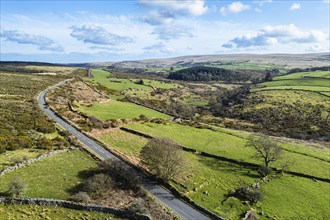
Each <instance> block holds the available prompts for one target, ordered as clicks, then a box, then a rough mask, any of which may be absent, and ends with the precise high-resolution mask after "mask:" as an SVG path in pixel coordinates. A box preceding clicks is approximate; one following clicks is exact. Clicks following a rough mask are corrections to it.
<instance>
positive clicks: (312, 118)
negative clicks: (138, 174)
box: [0, 55, 330, 219]
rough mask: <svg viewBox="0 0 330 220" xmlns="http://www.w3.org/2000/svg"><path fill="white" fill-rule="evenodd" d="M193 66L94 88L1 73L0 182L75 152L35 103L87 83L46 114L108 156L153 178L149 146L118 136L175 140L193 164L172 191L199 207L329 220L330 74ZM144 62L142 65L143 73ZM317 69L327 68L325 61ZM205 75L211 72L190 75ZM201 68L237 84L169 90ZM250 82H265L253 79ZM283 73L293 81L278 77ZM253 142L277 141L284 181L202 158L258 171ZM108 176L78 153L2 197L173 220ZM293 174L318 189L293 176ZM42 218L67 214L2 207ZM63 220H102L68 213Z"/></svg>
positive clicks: (47, 71) (107, 78)
mask: <svg viewBox="0 0 330 220" xmlns="http://www.w3.org/2000/svg"><path fill="white" fill-rule="evenodd" d="M278 56H279V55H277V56H275V57H278ZM322 56H323V55H320V57H322ZM213 58H215V57H212V59H213ZM241 58H242V57H241ZM282 58H283V57H282ZM282 58H281V59H282ZM286 58H288V57H286ZM194 59H195V60H193V61H191V62H190V63H189V62H186V61H184V60H185V58H182V60H181V61H182V62H181V61H180V62H179V63H177V64H178V65H173V68H172V66H166V65H165V66H163V67H158V66H157V65H155V66H151V65H149V64H148V68H146V69H144V70H142V71H140V70H138V69H136V71H135V70H134V71H133V70H132V73H131V72H130V71H129V68H128V69H127V68H126V67H123V66H125V65H126V64H128V63H129V62H127V63H126V62H123V63H121V64H120V65H122V66H121V67H119V66H117V67H116V65H119V64H113V65H112V67H105V68H104V69H107V70H109V71H110V72H108V71H105V70H100V69H95V70H92V75H93V77H92V78H87V77H86V75H87V70H85V69H78V68H72V67H60V66H52V65H36V64H29V65H17V66H15V65H7V66H6V65H5V66H4V65H1V66H0V70H1V69H2V70H3V71H4V70H6V72H1V73H0V74H1V77H0V83H1V84H3V85H4V86H3V87H1V89H0V100H1V102H0V103H1V104H0V111H1V113H2V114H1V115H0V122H1V124H0V144H1V145H0V150H1V151H0V170H2V169H4V168H7V167H9V166H13V165H15V164H17V163H19V162H21V161H23V160H27V159H30V158H36V157H37V156H38V155H40V154H42V153H46V152H49V151H52V150H55V149H64V148H66V147H68V146H70V144H69V142H68V141H67V140H69V138H70V137H65V136H62V135H63V134H64V133H65V132H63V131H59V130H58V129H56V126H55V125H54V124H53V123H52V122H51V121H50V120H49V119H47V118H46V117H45V116H44V115H43V114H42V112H41V111H40V110H39V108H38V106H37V105H36V102H35V98H36V95H37V94H38V92H39V91H41V90H43V89H45V88H46V87H48V86H50V85H53V84H56V83H57V82H60V81H62V80H64V79H67V78H71V77H73V76H79V77H78V78H76V79H74V80H72V81H70V82H69V83H66V84H64V85H62V86H61V87H60V88H57V89H54V90H52V91H50V92H49V93H48V95H47V102H48V103H49V105H50V106H51V107H52V108H54V109H55V110H56V111H57V112H58V113H59V114H61V115H62V116H64V117H66V118H67V119H68V120H70V121H71V122H73V123H75V124H76V125H77V126H78V127H80V128H81V129H82V130H84V131H86V132H89V134H90V135H92V136H94V137H95V138H97V139H99V140H101V141H102V142H104V143H105V144H106V145H107V147H108V148H109V149H110V150H115V151H116V152H117V153H119V155H120V156H122V157H124V158H125V159H127V160H130V162H132V163H133V164H135V165H136V166H139V167H140V168H142V169H146V170H147V171H148V170H149V171H150V169H151V168H150V167H149V166H148V164H147V163H146V161H143V160H142V159H141V158H142V157H141V155H140V153H141V151H142V149H143V147H144V146H145V145H146V144H147V143H148V139H147V138H144V137H141V136H138V135H136V134H132V133H128V132H126V131H123V130H121V129H119V128H118V127H120V126H121V127H126V128H130V129H134V130H137V131H139V132H143V133H146V134H149V135H151V136H153V137H165V138H170V139H172V140H174V141H176V142H177V143H178V144H181V145H184V146H186V147H189V148H192V149H195V150H197V153H191V152H187V151H184V152H183V158H182V160H183V161H184V165H183V166H182V167H181V172H180V173H179V174H178V175H176V176H175V177H174V178H173V179H170V180H168V183H169V184H171V185H172V186H173V187H174V188H176V189H177V190H178V191H179V192H180V193H182V194H183V195H184V196H186V197H188V198H190V199H191V200H193V201H194V202H196V203H197V204H199V205H201V206H203V207H205V208H207V209H209V210H210V211H212V212H214V213H216V214H218V215H220V216H222V217H225V218H226V219H238V218H240V217H241V216H244V214H245V213H246V212H247V211H248V210H251V209H254V210H255V212H256V213H257V215H258V216H259V219H268V218H272V219H290V218H291V219H295V218H300V217H301V213H304V217H306V218H307V219H328V218H330V212H329V210H328V207H329V205H330V204H329V202H330V199H329V194H328V193H325V192H329V191H330V187H329V183H328V182H326V181H323V180H322V179H320V178H323V179H329V178H330V171H329V164H330V154H329V148H328V140H329V137H328V132H329V125H327V122H328V120H329V114H330V112H329V110H328V109H330V98H329V95H330V90H329V88H330V84H329V79H330V72H329V71H314V72H308V71H311V69H306V70H304V71H305V72H298V73H290V71H289V70H288V69H287V68H289V66H285V65H287V64H288V63H290V65H291V66H294V67H297V65H298V64H299V63H301V62H302V61H301V60H300V61H299V62H298V61H297V63H294V62H293V60H290V59H291V58H290V56H289V58H288V59H289V60H288V62H287V63H285V62H283V63H278V62H277V63H276V62H273V63H269V62H265V63H264V62H260V63H258V61H256V59H257V57H254V58H253V59H252V58H251V61H247V60H246V61H243V60H236V59H233V60H222V61H219V60H218V61H214V62H213V63H202V64H201V62H202V60H203V59H202V58H201V57H195V58H194ZM267 59H273V58H272V57H268V58H267ZM301 59H302V60H303V59H310V57H308V56H307V57H301ZM283 60H284V58H283ZM283 60H282V61H283ZM172 61H173V60H172ZM172 61H171V62H172ZM148 62H149V61H144V62H141V63H139V62H137V63H136V65H137V64H138V65H141V66H143V65H145V64H147V63H148ZM173 62H174V61H173ZM318 62H319V63H322V60H321V58H320V60H319V61H318ZM318 62H315V63H314V64H313V65H312V66H316V63H318ZM197 65H203V66H204V67H205V68H204V67H198V68H194V67H196V66H197ZM122 67H123V68H122ZM191 67H192V68H191ZM200 68H202V69H206V70H209V71H211V72H210V73H212V71H213V70H215V68H225V69H228V70H230V71H227V72H226V70H223V71H224V72H226V74H227V73H228V74H227V75H226V76H225V78H226V79H223V80H224V81H226V80H227V78H228V79H230V80H229V81H230V84H229V83H226V82H224V81H219V80H215V78H214V79H213V81H209V82H207V81H208V80H206V81H203V82H201V81H196V82H192V81H187V82H183V81H178V80H169V79H168V77H169V75H170V73H171V72H173V71H180V70H182V71H181V72H180V73H184V72H185V71H192V70H193V71H195V69H197V70H198V69H200ZM266 69H268V70H266ZM316 69H317V67H316ZM321 69H323V70H324V68H323V67H322V68H321ZM253 70H255V71H256V72H257V74H253ZM313 70H314V69H313ZM139 71H140V72H139ZM235 71H240V73H241V74H242V75H241V76H240V77H241V78H242V79H243V78H244V80H243V81H244V82H243V81H240V80H238V81H237V79H236V77H237V76H235V77H232V76H230V74H232V73H233V72H235ZM245 71H246V73H248V75H246V76H245V75H244V73H245ZM251 71H252V72H251ZM197 72H198V71H197ZM287 72H289V73H290V74H286V75H282V74H285V73H287ZM291 72H293V70H292V71H291ZM200 74H201V75H200V76H201V77H206V78H209V76H206V75H205V76H204V75H203V74H202V73H200ZM211 75H212V74H211ZM211 75H210V76H211ZM220 75H221V74H220ZM191 77H192V76H191ZM230 77H232V78H230ZM211 80H212V78H211ZM156 110H157V111H156ZM161 112H163V113H161ZM12 113H13V114H12ZM170 115H174V116H175V117H172V116H170ZM232 128H236V130H234V129H232ZM243 130H244V131H243ZM255 132H261V133H264V134H268V135H269V134H271V135H274V136H271V139H272V140H273V141H274V142H275V143H276V144H278V145H279V146H280V147H281V149H282V154H281V157H280V159H278V160H277V161H275V162H273V163H271V167H274V168H277V171H273V172H272V173H270V174H266V176H264V175H263V174H262V172H261V170H260V169H261V168H262V167H261V168H259V169H258V170H257V169H256V168H251V167H249V166H245V165H242V164H238V163H237V162H236V163H233V162H228V161H224V160H221V159H214V158H210V157H206V156H203V155H202V154H200V152H205V153H209V154H213V155H217V156H220V157H226V158H228V159H232V160H236V161H239V162H248V163H253V164H256V165H258V166H259V165H261V164H262V160H260V158H256V157H255V156H254V155H255V153H256V152H255V150H254V149H253V148H250V147H247V143H248V141H249V138H250V137H251V135H257V134H258V133H255ZM283 136H286V137H294V138H296V139H290V138H285V137H283ZM301 139H305V140H301ZM309 139H314V141H310V140H309ZM104 167H106V166H105V165H104V164H103V165H100V166H98V164H97V163H96V161H95V160H94V159H92V158H91V157H90V156H88V155H86V154H85V153H84V152H82V151H79V150H70V151H69V152H62V153H59V154H56V155H54V156H51V157H49V158H46V159H43V160H41V161H37V162H34V163H33V164H31V165H29V166H26V167H22V168H19V169H17V170H15V171H12V172H9V173H7V174H5V175H3V176H1V177H0V193H1V194H2V195H6V192H7V190H8V184H9V182H10V181H11V180H12V179H14V178H16V177H19V178H20V179H21V180H22V181H23V182H24V183H25V184H26V186H27V190H26V191H25V192H24V193H23V196H29V197H42V198H55V199H73V200H74V199H82V198H84V196H86V195H87V196H89V199H90V200H89V201H90V202H92V203H94V204H101V205H107V206H111V207H116V208H124V209H131V208H136V206H137V207H138V208H139V209H141V210H143V212H145V213H147V214H150V215H151V216H152V217H153V218H154V219H177V217H175V216H174V215H173V214H172V213H170V212H168V210H166V209H164V207H162V206H161V205H159V204H157V203H156V202H155V201H154V200H153V199H152V198H150V196H149V195H147V194H146V193H145V192H143V191H139V190H136V189H135V188H134V187H132V188H130V187H126V186H130V183H129V181H128V182H127V179H126V180H125V178H124V180H123V179H120V178H122V177H120V175H119V177H120V178H119V177H118V176H116V172H118V170H115V169H114V170H112V171H113V172H112V171H111V172H110V170H104ZM285 171H294V172H298V173H301V174H306V175H310V176H314V177H315V178H316V179H313V178H311V179H308V178H303V177H299V176H296V175H289V174H287V173H286V172H285ZM119 173H120V172H119ZM127 175H129V174H127ZM118 178H119V179H118ZM317 179H318V180H317ZM125 181H126V182H125ZM95 182H97V183H98V184H101V186H102V182H104V183H107V184H106V186H105V185H104V186H102V187H101V188H102V190H100V189H99V188H98V187H99V186H100V185H97V184H96V185H91V183H95ZM91 186H92V187H91ZM124 186H125V187H124ZM93 187H94V188H93ZM91 188H93V189H92V190H91ZM242 189H245V190H252V191H253V190H254V191H253V192H254V193H255V192H257V193H260V197H259V195H256V194H255V195H254V196H258V198H257V200H253V201H252V200H250V199H251V198H250V199H246V198H242V197H240V194H237V192H239V190H242ZM79 196H80V197H79ZM81 196H82V197H81ZM39 208H42V209H43V211H42V213H44V214H42V213H41V214H39V215H38V217H46V216H47V217H49V218H54V219H56V218H62V216H63V215H62V213H63V212H64V211H63V210H65V209H61V208H53V207H47V208H44V207H34V206H17V205H0V218H1V216H5V215H6V216H8V215H10V216H12V217H15V216H17V215H18V213H21V215H22V216H25V215H26V216H35V214H34V212H37V210H39ZM3 210H5V211H3ZM7 210H8V211H7ZM27 210H30V211H27ZM45 210H46V211H45ZM71 213H72V215H71ZM40 215H43V216H40ZM66 217H67V218H78V219H79V218H80V217H81V218H82V219H84V218H103V217H105V216H104V215H103V214H101V213H92V212H91V213H87V214H86V213H85V212H80V211H73V210H72V212H71V211H70V213H69V214H67V215H66ZM32 218H33V217H32Z"/></svg>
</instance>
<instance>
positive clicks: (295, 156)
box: [126, 123, 330, 178]
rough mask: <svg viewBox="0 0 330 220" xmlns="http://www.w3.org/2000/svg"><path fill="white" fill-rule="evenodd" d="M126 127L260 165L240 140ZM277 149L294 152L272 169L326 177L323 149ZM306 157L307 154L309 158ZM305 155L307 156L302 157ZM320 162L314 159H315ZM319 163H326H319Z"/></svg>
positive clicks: (152, 126) (172, 127)
mask: <svg viewBox="0 0 330 220" xmlns="http://www.w3.org/2000/svg"><path fill="white" fill-rule="evenodd" d="M126 127H128V128H132V129H135V130H138V131H141V132H144V133H148V134H151V135H153V136H160V137H168V138H171V139H173V140H175V141H177V142H178V143H179V144H182V145H185V146H187V147H190V148H193V149H196V150H197V151H204V152H208V153H212V154H216V155H221V156H225V157H228V158H233V159H236V160H239V161H247V162H252V163H260V161H258V160H256V159H254V158H252V156H253V155H254V153H255V152H254V150H253V149H252V148H248V147H245V144H246V142H247V140H246V139H244V138H239V137H237V136H233V135H230V134H228V133H223V132H215V131H212V130H209V129H198V128H194V127H190V126H184V125H179V124H168V125H160V124H156V123H134V124H129V125H127V126H126ZM280 145H281V146H282V147H283V148H284V149H286V148H288V149H289V150H292V149H294V150H295V152H298V153H292V152H288V151H286V152H284V153H283V159H282V160H279V161H278V162H276V163H274V166H275V167H281V166H282V165H283V164H284V163H288V164H289V169H290V170H292V171H296V172H301V173H306V174H310V175H316V176H319V177H325V178H329V177H330V171H329V161H330V155H329V151H328V150H326V148H325V149H316V148H310V147H305V146H304V145H301V146H299V145H298V146H296V145H295V144H282V143H280ZM309 153H310V154H309ZM302 154H307V155H310V156H305V155H302ZM314 157H317V158H320V159H321V160H320V159H317V158H314ZM323 159H325V160H327V161H328V162H325V161H323Z"/></svg>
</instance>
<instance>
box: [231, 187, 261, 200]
mask: <svg viewBox="0 0 330 220" xmlns="http://www.w3.org/2000/svg"><path fill="white" fill-rule="evenodd" d="M229 197H236V198H238V199H240V200H242V201H248V202H250V203H251V204H254V203H257V202H258V201H261V200H262V198H263V196H262V193H261V191H260V190H259V189H255V188H252V187H250V186H240V187H238V188H237V189H235V190H234V191H232V192H230V193H228V194H227V195H226V199H227V198H229ZM226 199H225V200H226Z"/></svg>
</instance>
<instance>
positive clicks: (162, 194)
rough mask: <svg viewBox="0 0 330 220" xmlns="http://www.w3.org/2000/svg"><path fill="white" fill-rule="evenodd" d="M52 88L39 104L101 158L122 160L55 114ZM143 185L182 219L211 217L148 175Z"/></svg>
mask: <svg viewBox="0 0 330 220" xmlns="http://www.w3.org/2000/svg"><path fill="white" fill-rule="evenodd" d="M66 81H68V80H66ZM64 83H65V81H63V82H61V83H59V84H57V85H56V86H59V85H61V84H64ZM56 86H54V87H56ZM50 88H52V87H50ZM50 88H48V89H46V90H44V91H42V92H41V93H40V94H39V96H38V104H39V106H40V108H41V109H42V110H43V111H44V112H45V113H46V114H47V115H48V116H49V117H50V118H52V119H53V120H54V121H55V122H57V123H58V124H59V125H61V126H62V127H63V128H64V129H66V130H67V131H68V132H70V133H71V134H72V135H73V136H75V137H76V138H77V139H79V140H80V141H81V142H82V143H83V144H84V145H86V147H88V148H89V149H91V150H92V151H93V152H95V154H97V155H98V156H99V157H100V158H103V159H104V160H106V159H114V160H120V159H119V158H118V157H116V156H115V155H113V154H112V153H110V152H109V151H107V150H106V149H104V148H103V147H102V146H100V145H99V144H98V143H96V142H95V141H94V140H92V139H90V138H89V137H87V136H86V135H84V134H83V133H81V132H80V131H78V130H77V129H75V128H74V127H72V126H71V125H70V124H68V123H67V122H65V121H64V120H63V119H61V118H60V117H58V116H57V115H55V114H54V112H53V111H51V110H50V109H49V107H48V105H47V104H46V101H45V96H46V93H47V92H48V91H49V89H50ZM125 165H126V164H125ZM126 166H127V167H125V169H133V168H132V167H130V166H129V165H126ZM133 170H134V169H133ZM134 172H137V171H135V170H134ZM137 175H138V174H137ZM140 176H141V174H140ZM142 176H144V175H143V174H142ZM142 185H143V187H144V188H145V189H146V190H148V192H149V193H150V194H152V195H153V196H154V197H155V198H157V199H158V200H159V201H160V202H161V203H163V204H164V205H165V206H167V207H168V208H169V209H171V210H172V211H173V212H175V213H176V214H177V215H179V216H180V217H181V218H182V219H187V220H207V219H210V218H209V217H207V216H205V215H204V214H202V213H200V212H199V211H197V210H196V209H194V208H192V207H191V206H189V205H187V204H186V203H184V202H183V201H181V200H180V199H178V198H176V197H175V196H174V195H173V194H171V193H170V192H169V191H167V190H166V189H164V188H163V187H162V186H161V185H159V184H158V183H157V182H155V181H152V180H150V179H147V178H146V177H143V179H142Z"/></svg>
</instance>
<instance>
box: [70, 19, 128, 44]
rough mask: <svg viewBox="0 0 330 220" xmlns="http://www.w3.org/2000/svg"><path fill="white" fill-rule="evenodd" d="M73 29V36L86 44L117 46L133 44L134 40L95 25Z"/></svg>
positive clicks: (74, 27)
mask: <svg viewBox="0 0 330 220" xmlns="http://www.w3.org/2000/svg"><path fill="white" fill-rule="evenodd" d="M71 29H72V32H71V36H72V37H74V38H76V39H78V40H80V41H83V42H84V43H92V44H98V45H113V46H115V45H118V44H122V43H131V42H133V39H132V38H130V37H126V36H119V35H117V34H113V33H110V32H109V31H107V30H106V29H104V28H103V27H101V26H98V25H95V24H85V25H83V26H81V27H77V26H73V27H71Z"/></svg>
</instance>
